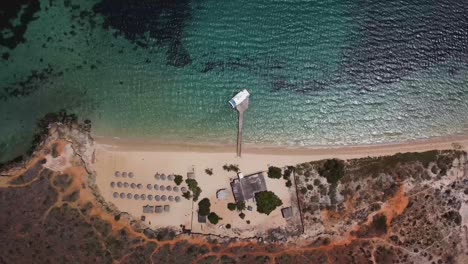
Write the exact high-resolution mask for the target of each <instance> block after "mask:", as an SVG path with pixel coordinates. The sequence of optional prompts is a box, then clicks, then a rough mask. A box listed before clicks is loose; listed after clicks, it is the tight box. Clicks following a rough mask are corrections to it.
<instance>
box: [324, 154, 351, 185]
mask: <svg viewBox="0 0 468 264" xmlns="http://www.w3.org/2000/svg"><path fill="white" fill-rule="evenodd" d="M344 167H345V165H344V161H342V160H339V159H329V160H326V161H325V163H324V164H323V165H322V167H320V168H319V169H318V173H319V174H320V175H321V176H323V177H325V178H326V179H327V182H328V183H331V184H336V183H338V181H339V180H340V179H341V178H343V176H344Z"/></svg>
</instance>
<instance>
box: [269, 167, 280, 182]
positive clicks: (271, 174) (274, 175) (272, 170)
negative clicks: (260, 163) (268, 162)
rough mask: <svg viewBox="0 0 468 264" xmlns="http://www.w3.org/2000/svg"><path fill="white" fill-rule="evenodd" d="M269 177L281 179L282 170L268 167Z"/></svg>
mask: <svg viewBox="0 0 468 264" xmlns="http://www.w3.org/2000/svg"><path fill="white" fill-rule="evenodd" d="M268 177H270V178H272V179H279V178H281V168H278V167H274V166H270V167H268Z"/></svg>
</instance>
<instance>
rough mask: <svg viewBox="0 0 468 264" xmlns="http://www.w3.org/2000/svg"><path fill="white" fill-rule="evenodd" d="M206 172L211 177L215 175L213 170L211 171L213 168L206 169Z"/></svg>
mask: <svg viewBox="0 0 468 264" xmlns="http://www.w3.org/2000/svg"><path fill="white" fill-rule="evenodd" d="M205 172H206V174H208V175H210V176H211V175H213V169H211V168H208V169H205Z"/></svg>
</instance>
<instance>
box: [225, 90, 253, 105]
mask: <svg viewBox="0 0 468 264" xmlns="http://www.w3.org/2000/svg"><path fill="white" fill-rule="evenodd" d="M249 96H250V94H249V92H248V91H247V90H246V89H244V90H242V91H240V92H239V93H237V94H236V95H235V96H234V97H233V98H232V99H231V100H229V104H230V105H231V107H232V108H236V107H237V106H238V105H240V104H241V103H242V102H244V101H245V100H246V99H247V98H249Z"/></svg>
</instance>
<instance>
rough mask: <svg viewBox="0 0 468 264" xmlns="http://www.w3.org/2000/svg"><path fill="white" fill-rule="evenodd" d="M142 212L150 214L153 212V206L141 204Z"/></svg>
mask: <svg viewBox="0 0 468 264" xmlns="http://www.w3.org/2000/svg"><path fill="white" fill-rule="evenodd" d="M143 213H144V214H152V213H154V206H150V205H145V206H143Z"/></svg>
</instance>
